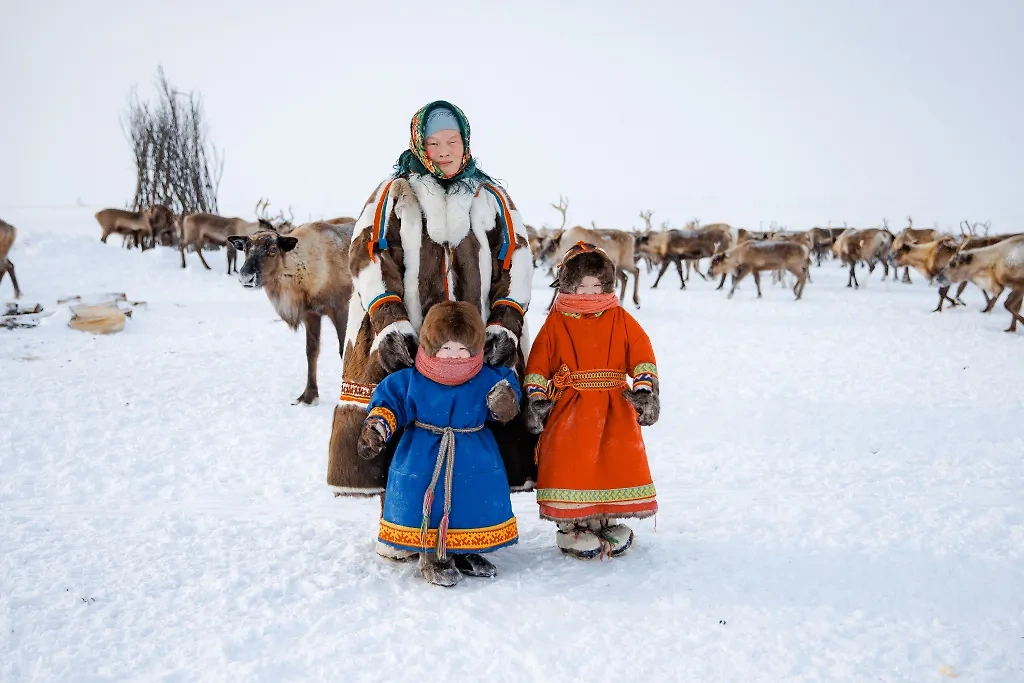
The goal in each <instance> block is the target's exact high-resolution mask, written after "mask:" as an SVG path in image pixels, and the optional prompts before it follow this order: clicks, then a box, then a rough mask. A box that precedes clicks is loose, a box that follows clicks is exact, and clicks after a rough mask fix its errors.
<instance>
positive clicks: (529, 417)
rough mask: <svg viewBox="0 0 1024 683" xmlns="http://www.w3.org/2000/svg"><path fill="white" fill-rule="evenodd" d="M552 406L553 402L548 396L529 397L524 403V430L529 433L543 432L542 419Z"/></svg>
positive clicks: (553, 405) (546, 417)
mask: <svg viewBox="0 0 1024 683" xmlns="http://www.w3.org/2000/svg"><path fill="white" fill-rule="evenodd" d="M554 407H555V402H554V401H552V400H551V399H549V398H531V399H530V402H529V403H527V404H526V431H528V432H530V433H531V434H540V433H541V432H543V431H544V421H545V420H547V419H548V414H549V413H550V412H551V409H552V408H554Z"/></svg>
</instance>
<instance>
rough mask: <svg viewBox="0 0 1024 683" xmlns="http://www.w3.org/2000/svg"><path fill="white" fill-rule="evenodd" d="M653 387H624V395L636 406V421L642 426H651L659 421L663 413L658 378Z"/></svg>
mask: <svg viewBox="0 0 1024 683" xmlns="http://www.w3.org/2000/svg"><path fill="white" fill-rule="evenodd" d="M652 384H653V386H652V388H651V389H647V388H642V389H624V390H623V392H622V395H623V396H625V397H626V400H627V401H629V402H630V403H631V404H633V407H634V408H636V412H637V419H636V421H637V422H638V423H639V424H640V426H641V427H650V426H651V425H652V424H654V423H655V422H657V421H658V416H659V415H660V414H661V399H660V398H659V396H658V380H657V379H655V380H653V382H652Z"/></svg>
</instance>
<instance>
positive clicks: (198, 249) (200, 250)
mask: <svg viewBox="0 0 1024 683" xmlns="http://www.w3.org/2000/svg"><path fill="white" fill-rule="evenodd" d="M196 253H197V254H199V260H200V261H202V262H203V266H204V267H205V268H206V269H207V270H213V268H210V264H209V263H207V262H206V259H204V258H203V243H202V242H200V243H199V244H197V245H196Z"/></svg>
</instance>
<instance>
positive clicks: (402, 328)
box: [370, 320, 417, 353]
mask: <svg viewBox="0 0 1024 683" xmlns="http://www.w3.org/2000/svg"><path fill="white" fill-rule="evenodd" d="M392 332H401V333H402V334H408V335H412V336H413V337H414V338H416V337H417V335H416V330H414V329H413V327H412V324H411V323H410V322H409V321H408V320H396V321H395V322H393V323H391V324H390V325H387V326H386V327H385V328H384V329H383V330H381V331H380V334H378V335H377V336H376V337H374V338H373V343H372V344H370V353H373V352H374V351H375V350H376V349H377V347H378V346H380V340H381V339H383V338H384V337H386V336H388V335H389V334H390V333H392Z"/></svg>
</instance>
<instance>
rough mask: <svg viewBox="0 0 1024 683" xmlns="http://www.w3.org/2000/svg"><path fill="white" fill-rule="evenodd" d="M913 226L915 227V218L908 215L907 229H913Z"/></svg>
mask: <svg viewBox="0 0 1024 683" xmlns="http://www.w3.org/2000/svg"><path fill="white" fill-rule="evenodd" d="M913 227H914V218H913V216H907V230H911V229H913Z"/></svg>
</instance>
